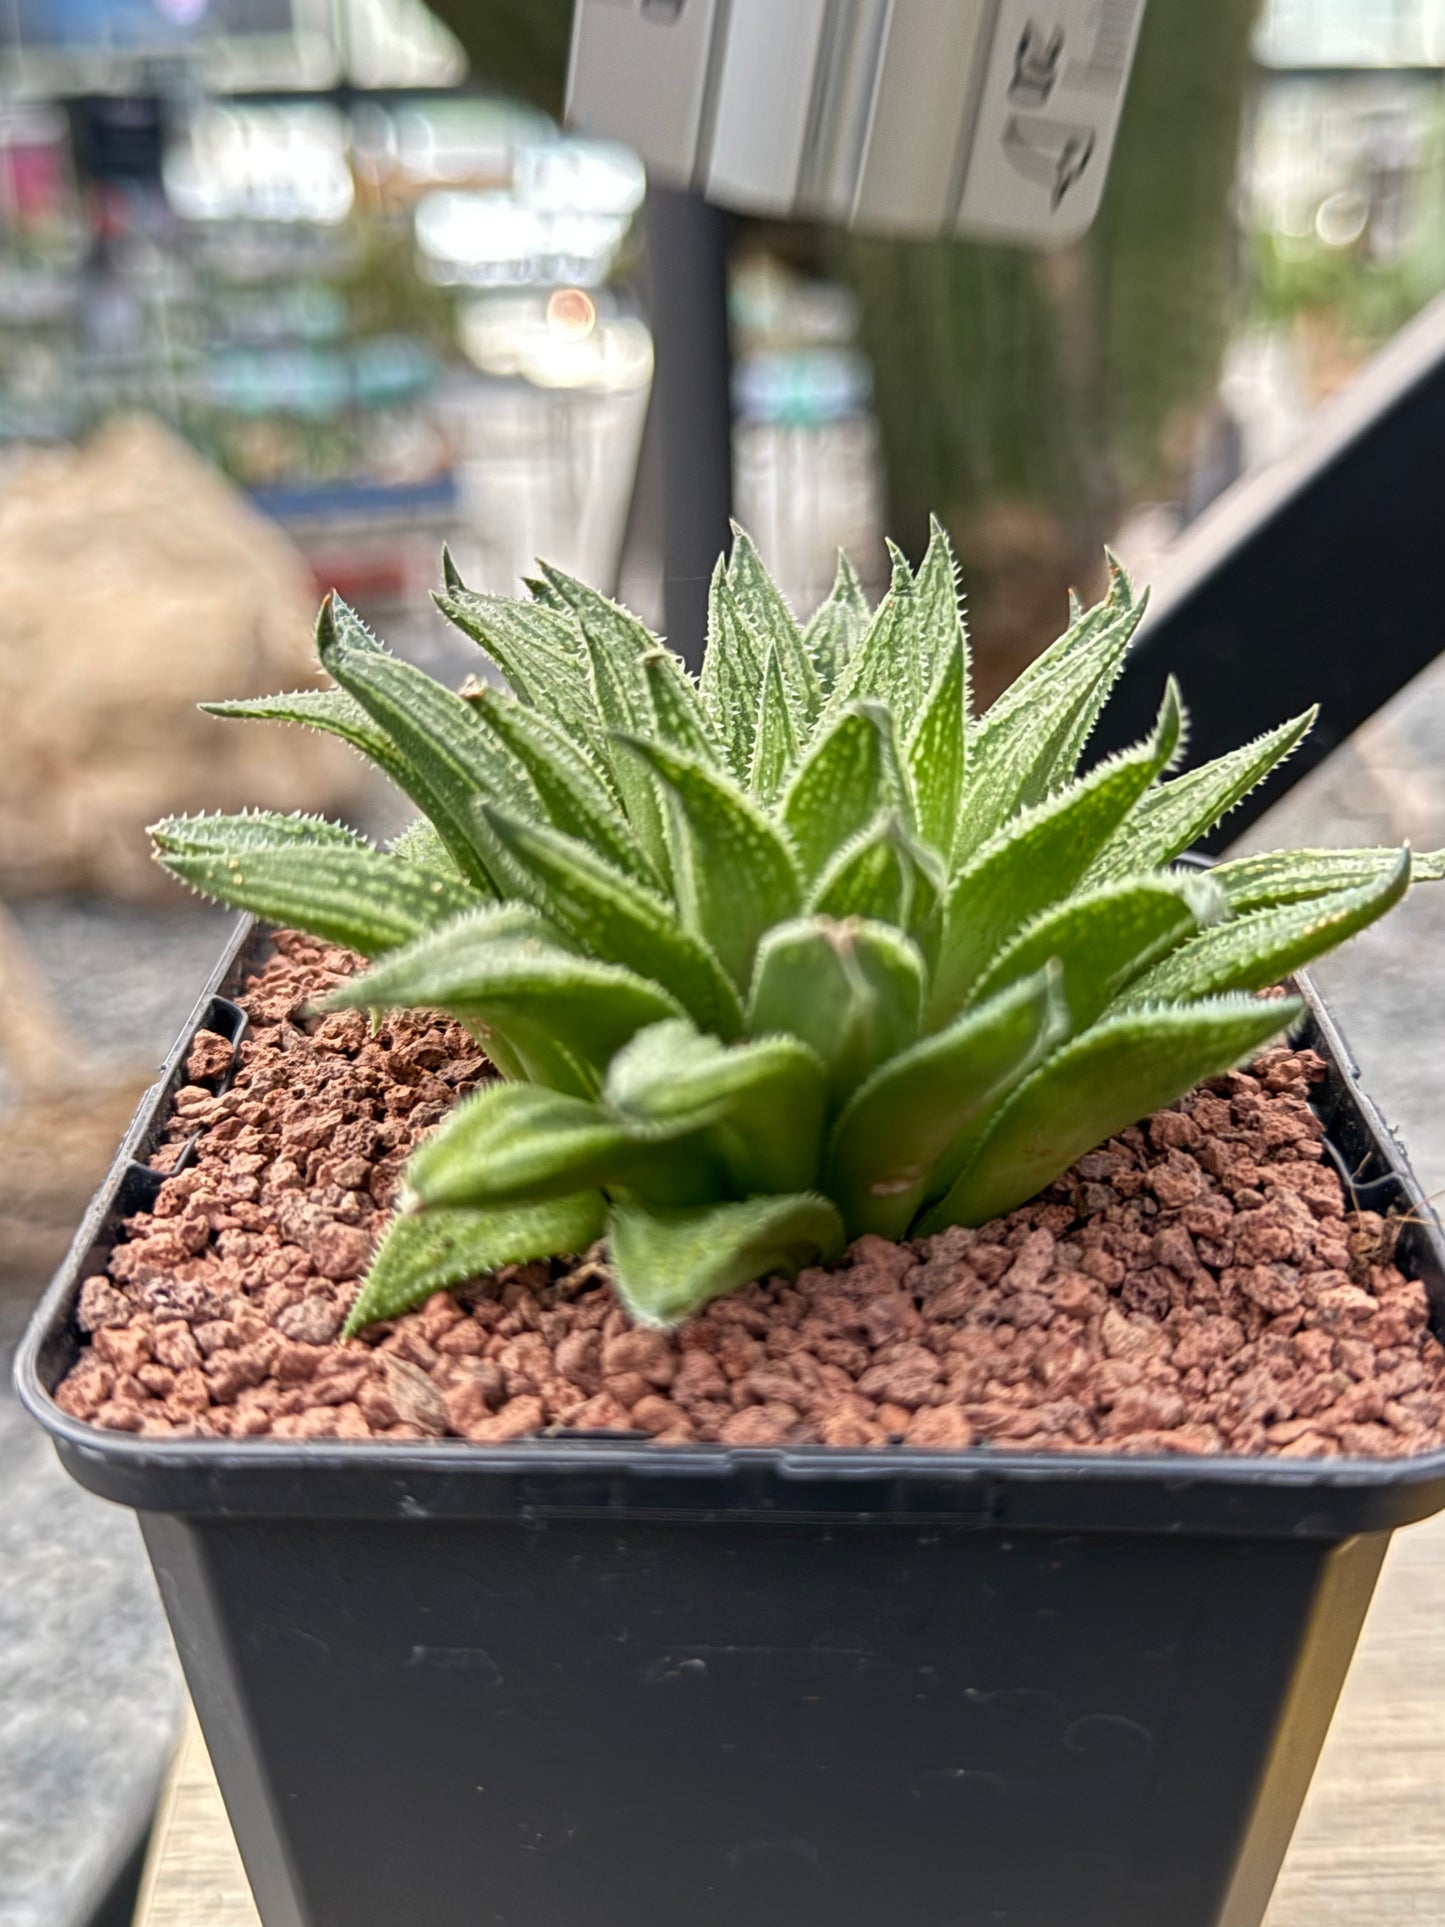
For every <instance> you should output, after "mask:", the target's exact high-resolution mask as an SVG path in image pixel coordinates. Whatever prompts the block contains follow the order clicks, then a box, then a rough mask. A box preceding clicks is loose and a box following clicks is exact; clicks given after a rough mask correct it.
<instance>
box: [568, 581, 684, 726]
mask: <svg viewBox="0 0 1445 1927" xmlns="http://www.w3.org/2000/svg"><path fill="white" fill-rule="evenodd" d="M542 574H543V576H544V578H545V579H546V581H547V583H548V585H549V587H550V588H552V589H553V590H554V591H555V592H556V594H557V595H559V596H560V597H561V598H562V600H563V601H564V602H565V603H566V604H567V607H568V608H569V609H570V610H571V611H572V613H573V615H574V616H575V617H576V618H577V621H578V623H579V624H580V626H581V630H582V634H583V636H584V637H585V638H586V640H587V641H588V642H589V643H590V644H591V646H592V648H593V650H594V651H595V652H596V653H599V654H601V655H603V656H605V658H606V659H607V661H608V663H609V664H610V665H611V667H612V670H613V673H614V675H615V676H616V677H617V678H618V680H619V682H620V683H621V684H622V686H623V687H624V688H625V690H626V691H627V698H628V702H629V704H630V706H631V709H632V713H633V715H634V717H635V720H636V721H637V722H638V723H639V724H640V723H642V722H643V720H644V717H645V701H644V697H643V678H642V669H641V665H642V662H643V660H644V658H646V657H648V656H651V655H652V653H653V652H654V651H655V650H658V649H660V648H661V647H662V644H661V642H660V641H659V639H658V638H657V637H656V636H655V635H654V634H653V633H652V631H651V630H650V629H649V628H648V626H647V624H646V623H645V622H640V621H639V620H638V619H637V617H636V616H635V615H633V613H632V611H631V610H630V609H624V608H623V607H622V604H621V603H620V602H613V601H612V600H611V598H610V597H609V596H605V595H603V594H602V593H601V592H600V591H599V590H597V589H593V588H589V587H588V585H587V584H586V583H585V582H579V581H578V580H577V578H576V576H571V575H568V574H567V573H566V572H565V571H564V570H562V569H556V568H553V567H552V565H551V563H549V562H544V563H543V564H542Z"/></svg>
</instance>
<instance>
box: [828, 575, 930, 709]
mask: <svg viewBox="0 0 1445 1927" xmlns="http://www.w3.org/2000/svg"><path fill="white" fill-rule="evenodd" d="M892 555H893V575H892V579H891V580H890V582H889V585H888V592H887V594H886V595H885V596H884V598H883V600H882V601H881V602H880V603H879V604H878V607H877V608H876V609H875V610H874V612H873V618H872V620H871V621H870V623H869V624H868V628H867V631H866V633H865V634H864V637H863V640H862V641H861V642H860V643H859V644H858V647H857V648H856V649H855V650H854V651H853V653H852V654H851V655H850V656H849V658H848V660H847V662H846V663H845V664H844V666H843V669H842V671H841V673H840V674H839V676H838V679H837V681H836V682H835V683H834V685H833V693H832V695H831V696H830V697H829V698H828V706H827V708H826V709H825V710H824V712H823V713H824V715H825V716H828V715H836V714H837V712H838V711H839V710H840V709H841V708H843V706H844V705H845V704H847V703H856V702H864V701H872V702H877V703H879V704H882V705H883V706H885V707H886V708H888V709H889V710H891V712H892V714H893V715H894V716H895V717H896V719H897V720H898V722H899V723H900V724H901V725H902V726H903V727H904V728H905V729H907V728H909V727H910V726H911V725H912V723H913V720H914V718H915V716H916V715H917V713H918V710H919V706H920V703H921V700H922V693H923V692H922V689H921V686H920V685H921V680H922V671H921V667H920V664H919V660H918V653H917V650H916V648H915V646H914V635H915V632H916V629H917V620H918V606H917V590H916V587H915V584H914V580H913V574H912V571H911V570H910V569H909V567H908V562H907V559H906V558H905V557H904V556H903V555H902V554H900V552H899V551H898V550H897V549H894V550H893V551H892Z"/></svg>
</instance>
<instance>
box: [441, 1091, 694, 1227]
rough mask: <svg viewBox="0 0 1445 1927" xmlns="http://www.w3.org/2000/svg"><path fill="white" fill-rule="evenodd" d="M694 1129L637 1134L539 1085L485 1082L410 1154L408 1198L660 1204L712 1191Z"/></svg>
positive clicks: (683, 1125)
mask: <svg viewBox="0 0 1445 1927" xmlns="http://www.w3.org/2000/svg"><path fill="white" fill-rule="evenodd" d="M696 1135H697V1127H696V1126H695V1125H692V1124H690V1123H689V1121H688V1120H686V1119H682V1120H680V1121H677V1122H674V1123H672V1124H671V1126H670V1127H659V1128H656V1129H652V1130H642V1129H639V1128H638V1127H637V1126H636V1125H635V1124H633V1123H631V1122H630V1121H628V1120H625V1119H621V1118H619V1117H618V1116H616V1115H615V1114H613V1113H610V1112H608V1111H605V1110H603V1109H601V1108H600V1107H599V1106H598V1105H596V1104H593V1103H589V1102H588V1101H587V1100H586V1099H585V1098H579V1097H569V1096H566V1095H564V1094H563V1093H562V1092H560V1091H553V1090H547V1089H545V1088H544V1087H543V1086H542V1085H539V1084H502V1083H496V1084H489V1085H487V1086H485V1087H484V1088H483V1089H482V1090H480V1091H478V1092H477V1093H476V1095H475V1096H473V1097H469V1098H467V1099H466V1100H465V1101H464V1102H463V1103H461V1104H459V1105H458V1106H457V1108H456V1109H455V1110H454V1111H453V1112H452V1113H451V1115H450V1116H449V1117H448V1118H447V1119H446V1120H445V1121H444V1122H443V1124H442V1125H441V1126H440V1128H439V1129H438V1130H437V1131H436V1132H435V1133H434V1135H433V1136H431V1137H429V1138H428V1139H426V1141H425V1142H424V1143H423V1144H421V1145H420V1146H419V1147H418V1149H417V1150H416V1151H414V1152H413V1154H412V1156H411V1159H410V1162H409V1163H408V1165H407V1168H406V1192H407V1194H408V1195H409V1197H410V1198H411V1199H413V1200H414V1201H415V1202H416V1203H417V1204H418V1205H420V1206H422V1207H425V1208H427V1209H432V1208H434V1207H436V1206H453V1205H467V1206H474V1207H475V1206H483V1205H485V1206H490V1207H501V1206H509V1205H522V1204H533V1203H540V1202H542V1201H543V1200H545V1199H548V1198H566V1197H573V1196H575V1195H576V1194H578V1193H579V1192H582V1191H585V1190H590V1189H592V1188H593V1187H594V1186H598V1187H602V1188H604V1189H613V1188H615V1187H618V1186H625V1187H626V1188H627V1190H628V1192H629V1195H632V1194H636V1195H638V1196H642V1197H645V1198H646V1199H647V1200H648V1201H649V1202H653V1203H659V1204H690V1203H694V1202H699V1201H703V1202H705V1201H709V1200H711V1199H713V1198H715V1197H716V1196H717V1195H718V1190H719V1186H720V1183H721V1182H722V1173H721V1172H720V1171H719V1170H718V1168H717V1167H716V1164H715V1162H714V1161H713V1160H712V1159H711V1158H710V1157H709V1155H708V1153H707V1150H706V1147H705V1146H702V1145H700V1144H698V1143H697V1142H693V1143H691V1144H689V1143H687V1142H679V1141H676V1140H685V1139H687V1138H688V1137H689V1136H691V1137H693V1138H694V1139H695V1138H696Z"/></svg>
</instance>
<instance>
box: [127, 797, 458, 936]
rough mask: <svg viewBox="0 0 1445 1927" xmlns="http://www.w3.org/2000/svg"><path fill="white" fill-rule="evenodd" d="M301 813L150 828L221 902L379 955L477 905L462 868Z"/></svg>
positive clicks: (165, 852) (170, 863)
mask: <svg viewBox="0 0 1445 1927" xmlns="http://www.w3.org/2000/svg"><path fill="white" fill-rule="evenodd" d="M306 821H307V820H306V819H304V818H298V817H269V818H262V817H259V816H239V817H236V816H232V817H220V816H212V817H189V818H188V817H170V818H168V819H167V820H166V821H165V822H163V823H158V824H156V826H155V827H154V829H153V830H152V831H151V835H152V836H153V838H154V839H155V844H156V851H157V858H158V861H159V862H160V863H161V865H162V866H163V867H164V868H165V869H167V870H169V871H170V872H171V874H172V876H176V877H179V878H180V879H181V881H182V882H183V883H188V884H190V886H191V887H192V889H195V890H199V891H201V893H202V894H203V895H205V896H208V897H214V898H216V899H217V900H218V901H219V902H221V903H229V904H234V905H235V906H236V908H237V909H240V910H251V911H253V912H254V913H255V914H256V915H257V916H261V917H267V918H269V919H270V920H271V921H272V922H273V923H282V924H294V925H296V926H297V927H298V928H300V929H302V930H309V931H311V932H312V933H313V934H314V935H316V936H318V937H324V938H325V939H326V941H327V942H328V943H339V944H344V945H345V946H346V948H347V949H348V950H356V951H359V952H360V953H361V955H362V956H363V957H374V956H378V955H380V953H381V952H383V951H386V950H394V949H395V948H396V947H397V946H398V945H400V944H405V943H409V942H410V941H411V939H412V938H413V937H415V936H417V935H418V934H419V933H420V932H421V931H423V930H428V929H431V928H432V927H433V926H434V925H436V924H439V923H443V922H445V921H447V919H449V918H451V917H454V916H459V915H461V914H463V913H464V912H465V911H468V910H475V909H476V907H477V903H478V898H477V894H476V892H475V891H473V890H469V889H468V888H467V887H466V885H465V884H464V883H462V882H461V881H460V880H459V879H458V878H457V877H456V876H455V874H452V875H448V874H447V873H446V872H445V871H439V870H432V869H428V868H426V867H424V866H423V865H421V864H419V863H410V862H407V861H406V860H405V859H404V858H402V857H398V856H393V855H389V854H386V853H384V852H382V851H380V850H374V849H372V848H371V846H370V845H369V844H368V843H365V842H363V841H362V839H361V838H360V837H357V836H353V835H352V834H351V833H350V832H349V831H346V830H342V829H341V828H340V826H339V825H337V824H330V823H328V824H324V825H317V824H315V822H314V820H312V821H311V822H310V823H308V824H307V827H308V829H310V831H311V835H310V836H308V837H302V836H300V835H298V834H297V829H298V827H299V826H300V825H301V824H302V823H304V822H306Z"/></svg>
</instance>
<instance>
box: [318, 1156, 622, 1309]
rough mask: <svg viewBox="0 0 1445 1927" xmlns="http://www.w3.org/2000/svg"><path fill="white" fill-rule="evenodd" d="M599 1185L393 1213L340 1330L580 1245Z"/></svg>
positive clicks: (592, 1225) (598, 1219)
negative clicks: (511, 1201)
mask: <svg viewBox="0 0 1445 1927" xmlns="http://www.w3.org/2000/svg"><path fill="white" fill-rule="evenodd" d="M603 1221H604V1206H603V1201H602V1197H601V1194H600V1193H599V1192H596V1191H593V1192H586V1193H583V1194H582V1195H581V1196H579V1197H575V1198H554V1199H552V1200H551V1201H550V1202H548V1203H546V1204H535V1205H518V1206H516V1207H511V1208H505V1209H501V1210H492V1211H469V1210H447V1211H427V1212H422V1213H419V1214H416V1215H407V1216H403V1217H399V1218H393V1219H392V1221H391V1223H390V1225H389V1226H388V1227H387V1230H386V1234H385V1236H384V1237H383V1239H382V1242H381V1248H380V1250H379V1251H378V1252H377V1254H376V1257H375V1258H374V1260H373V1261H372V1266H371V1270H370V1271H369V1272H368V1273H367V1277H366V1282H365V1284H364V1285H363V1286H362V1288H361V1294H360V1296H359V1297H358V1298H357V1300H356V1303H355V1304H354V1305H353V1306H352V1307H351V1312H350V1314H349V1316H348V1317H347V1320H346V1325H345V1328H344V1330H343V1333H342V1336H343V1337H345V1338H352V1337H354V1336H355V1334H356V1333H357V1332H359V1331H361V1330H363V1329H364V1327H365V1326H367V1325H370V1324H373V1323H375V1321H376V1320H377V1319H378V1318H397V1317H399V1316H400V1315H401V1313H402V1312H404V1311H410V1310H411V1309H412V1307H413V1306H414V1305H420V1304H423V1303H424V1302H425V1301H426V1300H427V1299H428V1298H430V1297H431V1295H432V1293H433V1292H434V1291H445V1290H446V1289H447V1287H448V1286H450V1285H463V1284H466V1283H467V1281H468V1280H469V1279H472V1278H481V1277H484V1276H485V1275H486V1273H487V1272H489V1271H495V1270H497V1269H498V1267H499V1266H501V1265H520V1264H527V1263H529V1262H530V1261H531V1260H532V1259H534V1258H554V1257H557V1256H560V1255H561V1254H562V1253H564V1252H581V1251H585V1250H586V1249H587V1247H588V1246H589V1245H590V1244H592V1243H593V1242H594V1241H595V1240H596V1239H597V1238H598V1236H599V1235H600V1234H601V1231H602V1227H603Z"/></svg>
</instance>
